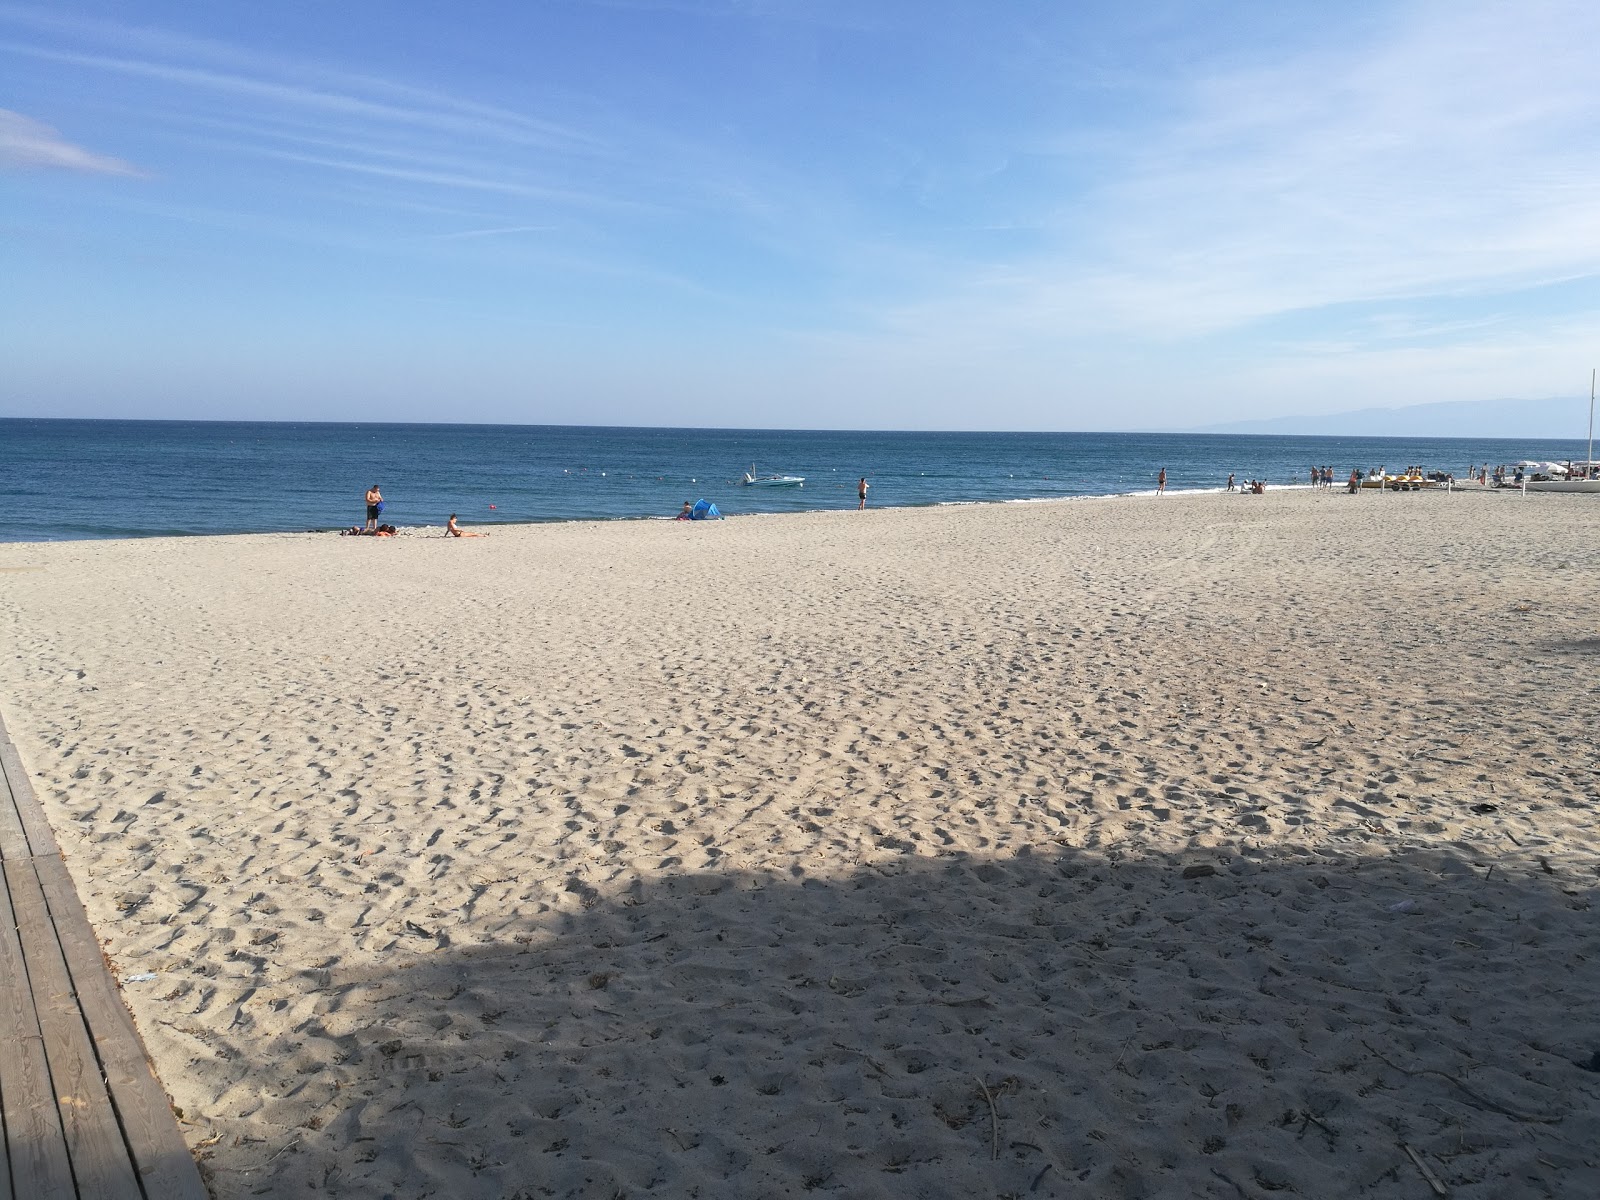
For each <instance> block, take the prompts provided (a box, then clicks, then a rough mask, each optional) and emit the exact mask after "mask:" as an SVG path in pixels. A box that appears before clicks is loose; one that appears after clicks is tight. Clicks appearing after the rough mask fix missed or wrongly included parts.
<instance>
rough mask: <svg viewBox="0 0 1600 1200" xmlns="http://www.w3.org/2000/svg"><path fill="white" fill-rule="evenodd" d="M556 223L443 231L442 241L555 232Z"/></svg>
mask: <svg viewBox="0 0 1600 1200" xmlns="http://www.w3.org/2000/svg"><path fill="white" fill-rule="evenodd" d="M555 231H556V226H554V225H507V226H505V227H504V228H501V229H463V230H461V231H460V232H459V233H441V234H439V235H437V236H438V238H439V240H440V241H442V242H457V241H462V240H463V239H467V238H487V237H510V236H513V235H515V234H519V233H554V232H555Z"/></svg>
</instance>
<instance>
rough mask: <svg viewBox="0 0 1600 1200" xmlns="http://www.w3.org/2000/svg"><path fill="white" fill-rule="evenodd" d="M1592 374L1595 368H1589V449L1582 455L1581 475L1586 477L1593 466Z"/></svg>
mask: <svg viewBox="0 0 1600 1200" xmlns="http://www.w3.org/2000/svg"><path fill="white" fill-rule="evenodd" d="M1594 375H1595V368H1594V367H1590V368H1589V449H1588V450H1586V451H1585V452H1584V455H1583V477H1584V478H1585V479H1587V478H1588V477H1589V472H1590V471H1591V470H1592V469H1593V468H1594Z"/></svg>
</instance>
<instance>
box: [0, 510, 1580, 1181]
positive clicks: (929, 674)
mask: <svg viewBox="0 0 1600 1200" xmlns="http://www.w3.org/2000/svg"><path fill="white" fill-rule="evenodd" d="M1595 499H1596V498H1594V497H1584V496H1528V497H1520V496H1515V495H1510V494H1504V495H1502V494H1490V493H1483V492H1470V493H1467V494H1458V495H1454V496H1446V495H1439V494H1431V493H1429V494H1420V495H1388V494H1374V493H1371V492H1368V493H1365V494H1362V495H1360V496H1357V497H1350V496H1345V495H1342V494H1337V493H1311V492H1304V491H1302V492H1295V493H1290V492H1271V493H1269V494H1268V495H1266V496H1264V497H1237V496H1222V495H1205V496H1167V497H1164V498H1161V499H1156V498H1153V497H1135V498H1122V499H1117V500H1110V501H1086V502H1073V503H1060V504H1048V505H1028V506H1021V505H1016V506H998V507H974V508H946V509H939V510H928V509H925V510H915V511H911V510H903V511H869V512H867V513H865V514H858V513H855V512H841V513H830V514H816V515H809V516H801V517H762V518H748V519H743V520H736V521H728V522H725V523H721V524H684V523H666V522H628V523H616V524H593V525H577V524H573V525H556V526H545V527H529V528H514V529H502V530H496V531H495V534H494V536H493V537H491V538H488V539H484V540H479V541H468V542H454V541H446V540H444V539H440V538H423V537H420V536H410V537H403V538H400V539H397V540H395V541H392V542H385V541H375V540H359V541H358V540H354V539H340V538H338V537H337V536H327V535H323V536H316V535H299V536H262V537H236V538H216V539H168V540H152V541H141V542H107V543H98V544H90V543H68V544H54V545H9V546H3V547H0V568H3V570H0V628H3V630H4V633H5V642H4V645H5V649H4V652H3V655H0V704H3V707H4V715H5V719H6V722H7V723H8V725H9V726H10V729H11V732H12V735H13V737H14V738H15V740H16V741H17V743H18V744H19V747H20V748H21V751H22V753H23V756H24V759H25V761H26V762H27V763H28V765H29V768H30V770H31V771H32V772H33V774H34V779H35V784H36V788H37V790H38V792H39V795H40V798H41V800H42V801H43V803H44V805H45V807H46V809H47V811H48V812H49V814H50V817H51V819H52V821H53V822H54V823H55V825H56V829H57V831H58V834H59V837H60V840H61V842H62V845H63V847H64V849H65V853H66V854H67V857H68V861H69V864H70V866H71V868H72V872H73V875H74V877H75V878H76V879H77V880H78V882H79V886H80V889H81V891H82V894H83V896H84V899H85V902H86V904H87V906H88V909H89V913H90V916H91V918H92V919H93V920H94V922H95V924H96V926H97V928H98V930H99V932H100V934H101V936H102V938H103V940H104V942H105V945H106V948H107V952H108V954H109V955H110V958H111V961H112V962H113V963H114V965H115V967H116V969H117V970H118V971H119V972H120V974H121V976H122V978H123V979H124V988H125V994H126V996H127V998H128V1002H129V1004H130V1005H131V1007H132V1009H133V1011H134V1013H135V1015H136V1017H137V1019H138V1023H139V1026H140V1028H141V1030H142V1031H143V1033H144V1036H145V1039H146V1041H147V1043H148V1045H149V1047H150V1050H151V1053H152V1054H153V1056H154V1058H155V1061H156V1064H157V1066H158V1069H159V1071H160V1074H161V1077H162V1079H163V1081H164V1082H165V1084H166V1086H167V1088H168V1089H169V1091H170V1092H171V1094H172V1096H173V1099H174V1102H175V1103H176V1105H177V1106H178V1107H179V1109H180V1110H181V1112H182V1116H183V1120H184V1123H185V1124H184V1128H185V1132H186V1135H187V1137H188V1138H189V1141H190V1144H191V1145H192V1146H193V1147H194V1148H195V1150H196V1152H197V1153H198V1154H199V1155H200V1156H201V1157H202V1159H203V1163H204V1168H205V1170H206V1172H207V1175H208V1178H209V1181H210V1185H211V1187H212V1188H213V1190H214V1192H215V1194H216V1195H217V1196H218V1197H224V1198H228V1200H232V1198H234V1197H246V1196H257V1195H267V1196H305V1195H326V1196H334V1197H339V1196H343V1197H373V1198H377V1197H384V1196H393V1197H396V1198H397V1200H407V1198H411V1197H420V1196H430V1195H432V1196H439V1197H486V1198H500V1197H544V1196H558V1197H578V1196H581V1197H604V1198H611V1197H616V1196H630V1197H637V1196H643V1195H659V1196H672V1197H679V1196H700V1197H769V1196H772V1197H776V1196H797V1197H798V1196H801V1195H803V1194H806V1193H816V1194H819V1195H834V1196H841V1197H844V1196H848V1197H858V1196H859V1197H866V1196H895V1197H899V1196H937V1197H944V1196H950V1197H955V1196H961V1197H966V1196H1014V1197H1033V1196H1038V1197H1046V1196H1074V1197H1085V1196H1095V1197H1124V1196H1126V1197H1155V1196H1162V1197H1189V1196H1209V1197H1220V1198H1224V1200H1231V1198H1234V1197H1238V1196H1246V1197H1263V1196H1267V1195H1269V1194H1273V1193H1291V1194H1295V1195H1300V1196H1317V1197H1323V1196H1373V1197H1427V1196H1429V1195H1430V1194H1431V1193H1430V1190H1429V1188H1430V1185H1429V1183H1428V1181H1427V1179H1426V1178H1425V1176H1424V1173H1423V1170H1422V1168H1420V1167H1419V1166H1418V1165H1417V1162H1416V1161H1414V1160H1413V1159H1412V1158H1411V1157H1410V1156H1409V1155H1408V1153H1407V1151H1406V1149H1405V1147H1406V1146H1409V1147H1410V1148H1411V1150H1412V1151H1413V1152H1415V1154H1416V1155H1418V1156H1419V1159H1420V1161H1421V1163H1422V1164H1423V1166H1425V1167H1426V1169H1427V1170H1428V1171H1431V1172H1432V1173H1433V1174H1434V1175H1435V1176H1436V1177H1437V1179H1438V1180H1439V1181H1440V1182H1441V1183H1442V1185H1443V1186H1444V1187H1445V1188H1447V1189H1448V1191H1449V1193H1450V1195H1452V1196H1456V1197H1483V1198H1485V1200H1488V1198H1490V1197H1495V1198H1503V1197H1511V1196H1562V1197H1575V1196H1592V1195H1600V1073H1595V1072H1594V1071H1591V1070H1585V1069H1583V1068H1581V1067H1579V1066H1578V1065H1576V1061H1577V1060H1585V1061H1587V1060H1589V1059H1590V1057H1591V1056H1592V1055H1594V1054H1595V1053H1596V1051H1597V1050H1600V1007H1597V1004H1596V997H1597V995H1600V938H1597V937H1596V926H1595V915H1594V913H1593V912H1592V911H1591V907H1590V906H1591V903H1592V901H1593V898H1594V894H1595V890H1596V884H1597V863H1600V833H1597V831H1596V828H1595V810H1596V798H1597V795H1600V745H1597V737H1596V730H1597V727H1600V726H1597V720H1600V699H1597V697H1600V692H1597V691H1596V687H1595V685H1596V680H1597V676H1600V590H1597V588H1596V587H1595V580H1596V579H1597V578H1600V555H1597V550H1596V548H1597V547H1600V503H1595V502H1594V501H1595ZM1212 872H1214V873H1212ZM147 975H148V976H153V977H150V978H141V977H143V976H147ZM1402 1143H1403V1144H1404V1145H1402Z"/></svg>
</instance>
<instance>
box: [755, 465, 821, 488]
mask: <svg viewBox="0 0 1600 1200" xmlns="http://www.w3.org/2000/svg"><path fill="white" fill-rule="evenodd" d="M743 482H744V485H745V487H793V488H797V487H805V485H806V477H805V476H804V475H757V474H756V465H755V463H751V464H750V469H749V470H748V471H746V472H745V473H744V480H743Z"/></svg>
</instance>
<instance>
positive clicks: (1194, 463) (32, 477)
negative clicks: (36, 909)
mask: <svg viewBox="0 0 1600 1200" xmlns="http://www.w3.org/2000/svg"><path fill="white" fill-rule="evenodd" d="M1582 454H1583V446H1582V443H1581V442H1580V441H1578V440H1572V441H1542V440H1505V439H1483V438H1440V439H1431V440H1430V439H1418V438H1358V437H1290V436H1277V435H1236V434H1177V433H893V432H885V433H862V432H845V431H828V430H795V431H785V430H745V429H612V428H597V427H581V426H559V425H371V424H334V423H327V424H310V423H306V424H293V423H271V422H218V421H78V420H38V419H16V418H13V419H0V541H46V540H50V541H53V540H63V539H78V538H118V537H152V536H163V535H177V534H216V533H250V532H270V531H283V530H308V529H337V528H340V527H347V526H350V525H356V524H361V523H362V522H363V520H364V512H363V507H362V495H363V493H364V492H365V490H366V488H367V485H368V484H371V483H374V482H376V483H378V484H379V485H381V487H382V489H383V494H384V498H385V501H386V508H385V511H384V520H386V521H390V522H393V523H394V524H396V525H399V526H407V525H440V524H442V523H443V522H444V519H445V518H446V517H447V516H448V515H449V514H450V513H452V512H454V513H458V514H459V515H460V518H461V521H462V523H463V524H465V525H469V526H481V525H490V524H498V523H505V522H528V521H570V520H594V519H616V518H630V517H634V518H636V517H651V516H654V517H670V516H672V515H674V514H675V513H676V512H677V511H678V509H679V507H680V506H681V505H682V503H683V501H684V500H686V499H688V500H696V499H699V498H700V497H702V496H703V497H705V498H707V499H709V500H712V501H713V502H715V503H716V504H717V506H718V507H719V508H720V509H721V510H722V511H723V512H724V513H725V514H727V515H729V516H735V515H738V514H741V513H752V512H796V511H802V510H807V509H829V508H853V507H854V506H855V503H856V480H857V479H858V478H860V477H861V476H863V475H865V476H867V478H868V479H869V481H870V483H871V485H872V486H871V492H870V503H871V505H872V506H873V507H882V506H891V505H930V504H951V503H970V502H981V501H1006V500H1031V499H1049V498H1059V497H1067V496H1097V495H1112V494H1116V493H1122V492H1138V491H1148V490H1151V489H1153V488H1154V487H1155V480H1156V472H1157V471H1158V470H1160V469H1161V468H1162V467H1165V468H1166V470H1167V486H1168V489H1169V490H1186V489H1203V488H1220V487H1222V485H1223V483H1224V481H1225V480H1226V478H1227V476H1228V473H1229V472H1230V471H1231V472H1234V473H1236V474H1237V475H1238V477H1239V478H1240V479H1246V478H1258V479H1265V480H1267V481H1268V482H1269V483H1273V484H1278V485H1283V484H1290V483H1305V482H1306V473H1307V471H1308V469H1309V468H1310V467H1311V465H1312V464H1318V465H1320V464H1331V465H1332V466H1333V467H1334V470H1335V475H1336V477H1337V478H1338V479H1340V480H1343V479H1344V477H1345V476H1347V475H1348V474H1349V472H1350V469H1351V468H1352V467H1359V468H1361V469H1363V470H1370V469H1373V468H1376V467H1378V466H1380V465H1381V466H1387V467H1389V468H1390V469H1391V470H1393V469H1395V468H1398V467H1403V466H1407V465H1410V464H1412V463H1420V464H1423V465H1425V466H1426V467H1427V468H1429V469H1437V470H1442V471H1449V472H1454V473H1455V474H1456V475H1458V476H1460V475H1463V474H1464V473H1465V472H1466V470H1467V468H1468V466H1469V465H1470V464H1483V463H1489V464H1496V463H1508V462H1515V461H1517V460H1519V459H1527V458H1533V459H1554V460H1564V459H1568V458H1573V457H1581V456H1582ZM752 464H753V465H754V466H755V467H756V468H757V471H758V473H761V474H768V473H773V474H794V475H803V476H805V479H806V482H805V486H804V487H803V488H800V489H797V490H789V489H766V488H746V487H742V486H741V485H740V483H739V479H740V476H741V474H742V473H743V472H744V471H745V470H747V469H749V468H750V467H751V465H752Z"/></svg>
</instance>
